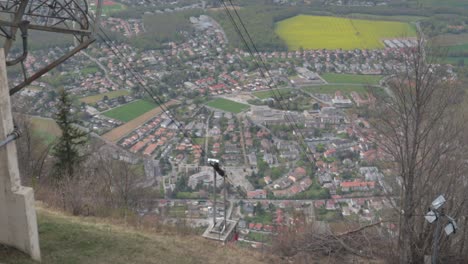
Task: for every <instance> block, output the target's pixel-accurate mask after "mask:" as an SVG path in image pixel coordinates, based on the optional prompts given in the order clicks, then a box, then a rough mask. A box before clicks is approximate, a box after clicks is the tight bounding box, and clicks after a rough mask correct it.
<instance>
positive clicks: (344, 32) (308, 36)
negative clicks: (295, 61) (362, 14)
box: [276, 15, 416, 50]
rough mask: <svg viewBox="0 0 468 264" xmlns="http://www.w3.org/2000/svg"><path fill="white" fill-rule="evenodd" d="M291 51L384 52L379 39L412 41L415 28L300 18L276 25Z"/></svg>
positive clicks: (392, 24) (327, 18)
mask: <svg viewBox="0 0 468 264" xmlns="http://www.w3.org/2000/svg"><path fill="white" fill-rule="evenodd" d="M276 33H277V34H278V35H279V36H280V37H281V38H282V39H283V40H284V41H285V42H286V44H287V45H288V48H289V49H290V50H298V49H299V48H300V47H302V48H304V49H339V48H341V49H345V50H352V49H357V48H359V49H374V48H383V47H384V45H383V43H382V41H381V40H382V39H385V38H399V37H415V36H416V30H415V28H414V26H412V25H410V24H408V23H403V22H394V21H378V20H362V19H347V18H339V17H326V16H308V15H299V16H295V17H292V18H288V19H286V20H283V21H281V22H278V23H277V26H276Z"/></svg>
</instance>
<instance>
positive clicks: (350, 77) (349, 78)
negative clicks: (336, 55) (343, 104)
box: [321, 73, 382, 85]
mask: <svg viewBox="0 0 468 264" xmlns="http://www.w3.org/2000/svg"><path fill="white" fill-rule="evenodd" d="M321 76H322V78H324V79H325V80H326V81H327V82H329V83H352V84H369V85H378V84H379V81H380V80H381V79H382V76H380V75H358V74H337V73H324V74H322V75H321Z"/></svg>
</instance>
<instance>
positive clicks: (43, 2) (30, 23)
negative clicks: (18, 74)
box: [0, 0, 102, 95]
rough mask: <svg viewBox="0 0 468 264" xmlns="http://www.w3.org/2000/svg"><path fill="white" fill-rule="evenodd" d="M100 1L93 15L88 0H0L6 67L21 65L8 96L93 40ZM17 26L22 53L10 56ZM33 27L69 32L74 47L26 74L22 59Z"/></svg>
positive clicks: (42, 29) (67, 33)
mask: <svg viewBox="0 0 468 264" xmlns="http://www.w3.org/2000/svg"><path fill="white" fill-rule="evenodd" d="M101 8H102V0H98V1H97V5H96V12H95V18H93V17H94V16H93V15H92V14H91V11H90V9H89V6H88V1H87V0H0V37H1V38H3V39H4V41H3V49H4V52H5V58H7V66H14V65H17V64H21V67H22V70H23V77H24V78H23V80H22V81H21V83H19V84H18V85H16V86H14V87H13V88H10V95H13V94H15V93H16V92H18V91H20V90H21V89H22V88H24V87H25V86H27V85H29V84H31V83H32V82H33V81H35V80H37V79H38V78H39V77H41V76H42V75H44V74H45V73H47V72H49V71H50V70H52V69H54V68H55V67H57V66H58V65H59V64H61V63H63V62H64V61H66V60H67V59H69V58H70V57H72V56H73V55H75V54H76V53H78V52H79V51H81V50H83V49H85V48H87V47H88V46H89V45H90V44H91V43H93V42H94V41H95V37H94V35H95V34H94V30H95V29H96V24H97V23H99V17H100V15H101ZM18 29H19V31H20V32H21V38H22V48H23V51H22V54H21V55H19V56H17V57H16V58H10V57H11V54H10V51H11V48H12V46H13V42H14V41H15V40H16V35H17V33H18ZM29 30H36V31H42V32H53V33H57V34H64V35H72V36H74V38H75V40H76V41H75V43H76V45H74V47H73V48H72V49H70V50H69V51H67V52H66V53H65V54H63V55H62V56H61V57H59V58H58V59H56V60H54V61H52V62H51V63H49V64H48V65H46V66H45V67H43V68H42V69H39V70H37V71H35V72H34V73H33V74H32V75H30V76H28V74H27V72H26V69H25V67H24V60H25V59H26V58H27V56H28V32H29Z"/></svg>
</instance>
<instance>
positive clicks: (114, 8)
mask: <svg viewBox="0 0 468 264" xmlns="http://www.w3.org/2000/svg"><path fill="white" fill-rule="evenodd" d="M105 2H109V3H108V4H103V5H102V14H103V15H105V16H108V15H110V14H112V13H115V12H119V11H122V10H125V9H126V6H125V5H123V4H120V3H116V2H113V1H105ZM91 10H93V11H96V6H95V5H92V6H91Z"/></svg>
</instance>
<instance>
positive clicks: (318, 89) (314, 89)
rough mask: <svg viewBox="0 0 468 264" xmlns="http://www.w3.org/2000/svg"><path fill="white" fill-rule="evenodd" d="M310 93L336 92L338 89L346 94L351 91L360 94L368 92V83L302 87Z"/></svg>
mask: <svg viewBox="0 0 468 264" xmlns="http://www.w3.org/2000/svg"><path fill="white" fill-rule="evenodd" d="M302 89H304V90H305V91H307V92H309V93H322V94H334V93H335V92H336V91H341V92H342V93H344V94H350V93H351V92H353V91H354V92H357V93H359V94H366V93H367V88H366V85H317V86H308V87H304V88H302Z"/></svg>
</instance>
